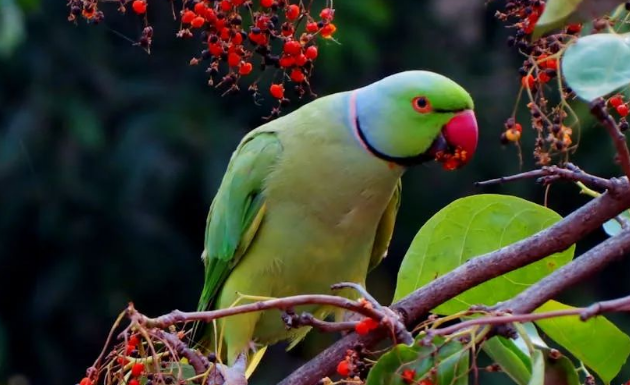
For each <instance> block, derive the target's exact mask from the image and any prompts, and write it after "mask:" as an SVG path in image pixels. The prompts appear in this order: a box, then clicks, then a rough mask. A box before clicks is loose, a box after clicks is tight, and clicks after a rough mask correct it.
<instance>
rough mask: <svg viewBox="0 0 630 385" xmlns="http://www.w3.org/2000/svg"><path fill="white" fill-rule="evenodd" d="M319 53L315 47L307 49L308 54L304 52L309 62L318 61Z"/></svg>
mask: <svg viewBox="0 0 630 385" xmlns="http://www.w3.org/2000/svg"><path fill="white" fill-rule="evenodd" d="M318 54H319V53H318V52H317V47H315V46H314V45H312V46H310V47H308V48H307V49H306V52H304V55H306V58H307V59H309V60H315V59H317V55H318Z"/></svg>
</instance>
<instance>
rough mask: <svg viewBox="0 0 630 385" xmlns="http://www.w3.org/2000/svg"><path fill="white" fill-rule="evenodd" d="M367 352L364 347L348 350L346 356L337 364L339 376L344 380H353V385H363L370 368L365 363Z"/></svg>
mask: <svg viewBox="0 0 630 385" xmlns="http://www.w3.org/2000/svg"><path fill="white" fill-rule="evenodd" d="M364 358H365V352H364V349H363V347H362V346H356V347H355V349H348V350H347V351H346V356H345V357H344V359H343V360H341V361H339V363H338V364H337V374H339V375H340V376H341V377H342V378H344V379H351V380H352V381H353V383H358V384H361V383H363V381H362V380H363V379H365V378H366V377H367V374H368V370H369V368H368V366H367V365H366V363H365V361H364Z"/></svg>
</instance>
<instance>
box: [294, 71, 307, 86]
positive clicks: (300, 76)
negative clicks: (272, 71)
mask: <svg viewBox="0 0 630 385" xmlns="http://www.w3.org/2000/svg"><path fill="white" fill-rule="evenodd" d="M305 78H306V77H305V76H304V73H303V72H302V70H301V69H299V68H294V69H293V71H291V80H293V81H294V82H296V83H302V82H303V81H304V79H305Z"/></svg>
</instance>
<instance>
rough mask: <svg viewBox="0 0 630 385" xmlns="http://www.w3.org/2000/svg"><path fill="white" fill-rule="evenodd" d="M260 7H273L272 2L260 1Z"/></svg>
mask: <svg viewBox="0 0 630 385" xmlns="http://www.w3.org/2000/svg"><path fill="white" fill-rule="evenodd" d="M260 5H261V6H263V7H265V8H270V7H271V6H272V5H273V0H260Z"/></svg>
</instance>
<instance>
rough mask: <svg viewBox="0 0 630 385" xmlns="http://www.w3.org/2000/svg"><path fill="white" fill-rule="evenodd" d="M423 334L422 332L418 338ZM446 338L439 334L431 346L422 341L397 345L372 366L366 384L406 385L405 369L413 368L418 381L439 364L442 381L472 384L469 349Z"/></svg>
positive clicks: (440, 382) (439, 377) (455, 383)
mask: <svg viewBox="0 0 630 385" xmlns="http://www.w3.org/2000/svg"><path fill="white" fill-rule="evenodd" d="M423 337H424V335H421V336H419V337H418V339H421V338H423ZM444 341H445V340H444V338H442V337H436V338H434V339H433V344H431V345H429V346H424V345H422V344H419V343H418V342H419V341H418V340H416V343H414V345H413V346H407V345H402V344H401V345H397V346H395V347H394V348H393V349H392V350H390V351H389V352H387V353H385V354H383V355H382V356H381V358H379V360H378V362H376V364H375V365H374V367H372V369H371V370H370V373H369V374H368V378H367V380H366V385H404V384H406V383H405V382H404V381H403V380H402V374H403V372H404V371H405V370H413V371H414V372H415V375H414V380H415V381H419V380H421V379H423V378H426V377H425V376H427V375H429V371H430V370H431V369H432V368H434V367H436V366H437V383H438V384H444V385H466V384H468V369H469V354H468V350H465V349H464V346H463V345H462V344H461V343H460V342H458V341H449V342H447V343H444ZM436 350H437V354H436Z"/></svg>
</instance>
